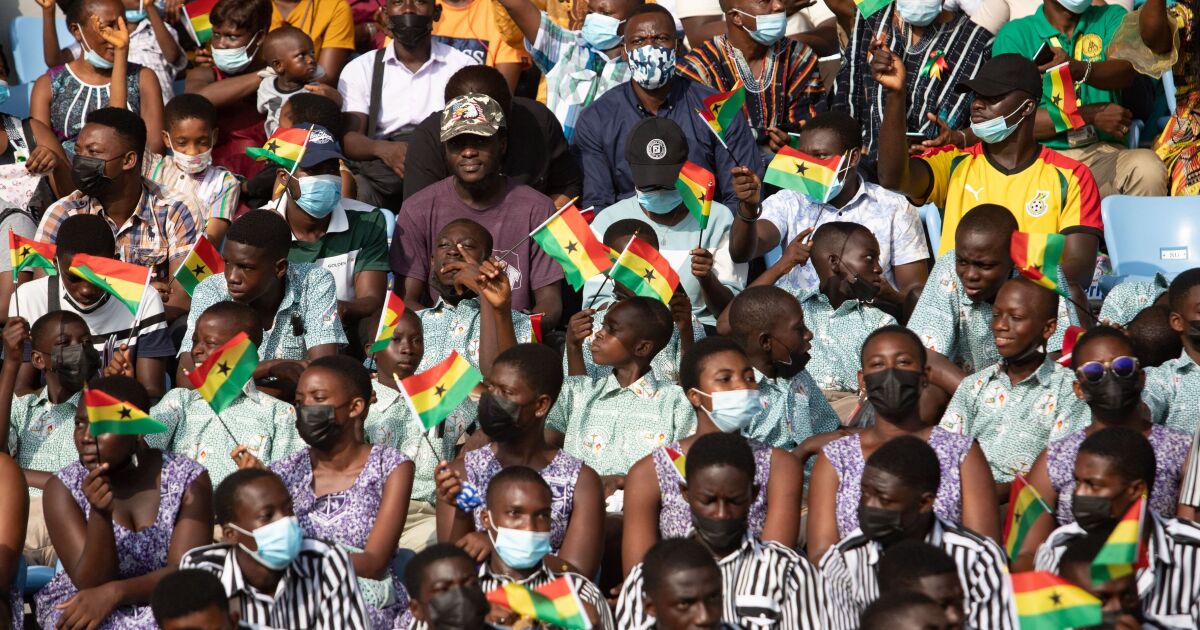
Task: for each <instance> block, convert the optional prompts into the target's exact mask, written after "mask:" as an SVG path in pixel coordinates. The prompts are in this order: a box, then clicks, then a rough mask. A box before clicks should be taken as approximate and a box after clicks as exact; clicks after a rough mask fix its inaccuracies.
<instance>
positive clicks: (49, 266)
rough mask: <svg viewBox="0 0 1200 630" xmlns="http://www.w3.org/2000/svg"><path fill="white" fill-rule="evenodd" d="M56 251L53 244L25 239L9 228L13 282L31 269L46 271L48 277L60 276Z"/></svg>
mask: <svg viewBox="0 0 1200 630" xmlns="http://www.w3.org/2000/svg"><path fill="white" fill-rule="evenodd" d="M56 249H57V248H55V246H54V245H52V244H51V243H43V242H41V241H35V240H33V239H31V238H25V237H24V236H20V235H18V234H17V233H16V232H14V231H12V228H9V230H8V255H9V258H10V259H11V260H12V276H13V282H16V280H17V273H18V272H20V271H21V270H23V269H28V268H30V267H38V268H40V269H42V270H44V271H45V272H46V275H49V276H56V275H58V270H57V269H55V268H54V252H55V250H56Z"/></svg>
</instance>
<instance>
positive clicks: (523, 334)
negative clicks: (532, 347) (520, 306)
mask: <svg viewBox="0 0 1200 630" xmlns="http://www.w3.org/2000/svg"><path fill="white" fill-rule="evenodd" d="M512 323H513V334H514V335H515V336H516V338H517V343H533V324H532V323H530V321H529V316H528V315H526V314H525V313H521V312H518V311H513V314H512Z"/></svg>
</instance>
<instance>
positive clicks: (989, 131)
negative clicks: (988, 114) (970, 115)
mask: <svg viewBox="0 0 1200 630" xmlns="http://www.w3.org/2000/svg"><path fill="white" fill-rule="evenodd" d="M1028 102H1029V99H1025V100H1024V101H1021V104H1020V105H1018V106H1017V108H1016V109H1014V110H1013V111H1012V112H1011V113H1009V114H1008V115H1007V116H997V117H995V118H992V119H991V120H985V121H983V122H981V123H974V122H973V123H971V132H972V133H974V134H975V137H976V138H979V139H980V140H982V141H983V142H985V143H987V144H995V143H997V142H1000V141H1002V140H1004V139H1005V138H1007V137H1009V136H1011V135H1012V132H1014V131H1016V130H1017V125H1019V124H1021V121H1022V120H1025V117H1024V116H1022V117H1021V118H1020V119H1019V120H1017V122H1015V123H1013V124H1012V125H1009V124H1008V122H1007V119H1008V117H1009V116H1012V115H1013V114H1015V113H1017V112H1019V111H1021V108H1022V107H1025V103H1028Z"/></svg>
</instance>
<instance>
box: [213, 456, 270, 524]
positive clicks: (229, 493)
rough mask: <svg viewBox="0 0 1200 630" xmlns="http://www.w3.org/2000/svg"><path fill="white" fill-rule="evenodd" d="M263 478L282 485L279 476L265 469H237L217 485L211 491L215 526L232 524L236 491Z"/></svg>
mask: <svg viewBox="0 0 1200 630" xmlns="http://www.w3.org/2000/svg"><path fill="white" fill-rule="evenodd" d="M263 477H274V478H275V479H276V480H278V481H279V483H280V484H282V483H283V480H281V479H279V475H276V474H275V473H273V472H271V471H270V470H268V469H266V468H239V469H237V470H235V471H233V472H232V473H230V474H229V476H228V477H226V478H225V479H223V480H222V481H221V483H219V484H217V489H216V490H214V491H213V512H214V513H215V515H216V517H217V525H225V524H226V523H231V522H233V519H234V511H235V507H236V505H235V504H236V503H237V494H238V490H241V489H242V486H244V485H246V484H248V483H250V482H252V481H257V480H259V479H262V478H263ZM284 487H286V486H284Z"/></svg>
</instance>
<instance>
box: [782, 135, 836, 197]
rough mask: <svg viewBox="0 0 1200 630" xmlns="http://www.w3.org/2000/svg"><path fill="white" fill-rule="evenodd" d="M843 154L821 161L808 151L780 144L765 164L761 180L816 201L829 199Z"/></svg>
mask: <svg viewBox="0 0 1200 630" xmlns="http://www.w3.org/2000/svg"><path fill="white" fill-rule="evenodd" d="M842 160H843V156H841V155H836V156H833V157H829V158H826V159H824V160H821V159H817V158H815V157H813V156H811V155H809V154H807V153H804V152H802V151H798V150H796V149H793V148H792V147H787V146H785V147H783V148H781V149H779V153H776V154H775V157H774V159H772V160H771V163H770V164H769V165H768V166H767V172H766V174H765V175H764V176H763V181H764V182H766V183H768V184H771V185H773V186H778V187H780V188H786V189H788V190H794V191H796V192H798V193H801V194H803V195H804V196H806V197H808V198H809V199H812V200H813V201H816V202H818V203H825V202H826V201H829V197H830V195H829V193H830V191H831V190H833V182H834V179H836V178H837V176H838V171H840V170H841V169H842Z"/></svg>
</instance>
